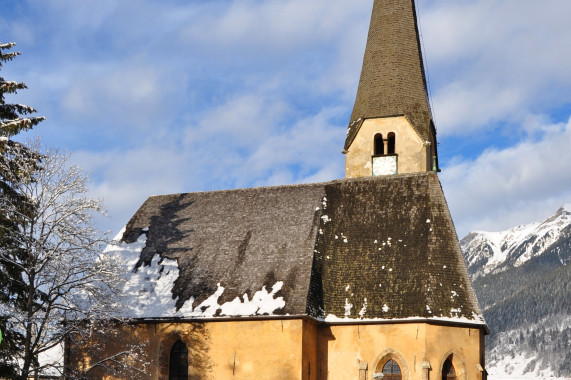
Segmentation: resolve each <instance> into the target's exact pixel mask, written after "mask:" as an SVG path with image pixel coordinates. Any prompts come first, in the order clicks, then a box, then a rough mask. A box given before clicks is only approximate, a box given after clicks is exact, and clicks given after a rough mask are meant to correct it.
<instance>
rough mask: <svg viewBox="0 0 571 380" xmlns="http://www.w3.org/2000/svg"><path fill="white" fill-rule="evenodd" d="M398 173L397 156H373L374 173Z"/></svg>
mask: <svg viewBox="0 0 571 380" xmlns="http://www.w3.org/2000/svg"><path fill="white" fill-rule="evenodd" d="M391 174H397V156H382V157H373V175H374V176H376V175H391Z"/></svg>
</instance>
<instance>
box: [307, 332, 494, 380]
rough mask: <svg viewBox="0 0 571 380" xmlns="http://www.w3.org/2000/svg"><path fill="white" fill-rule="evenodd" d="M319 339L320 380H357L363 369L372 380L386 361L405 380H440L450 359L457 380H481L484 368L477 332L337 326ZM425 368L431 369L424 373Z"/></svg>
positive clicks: (481, 347) (481, 336) (480, 339)
mask: <svg viewBox="0 0 571 380" xmlns="http://www.w3.org/2000/svg"><path fill="white" fill-rule="evenodd" d="M320 333H321V334H320V336H319V344H318V346H319V348H318V349H319V352H320V366H321V368H323V369H324V370H323V374H322V375H321V378H320V380H325V379H327V380H346V379H359V378H360V377H359V368H364V367H365V368H367V372H366V379H367V380H372V379H373V375H374V374H375V371H376V369H377V367H378V370H379V372H380V371H381V369H382V366H383V365H384V363H386V361H388V360H389V358H393V359H394V360H396V361H397V362H398V364H399V365H400V367H401V370H402V373H403V380H416V379H418V380H428V379H441V378H442V372H441V370H442V366H443V364H444V361H445V360H446V359H447V358H449V357H451V358H452V361H453V364H454V366H455V369H456V373H457V375H459V377H458V379H459V380H480V379H482V377H481V376H482V374H481V372H480V371H479V370H478V367H477V365H478V364H480V365H481V366H482V367H483V366H484V363H483V350H484V345H483V335H482V334H483V332H482V331H481V330H480V329H474V328H467V327H451V326H438V325H430V324H426V323H403V324H379V325H336V326H329V327H322V328H321V331H320ZM364 363H366V366H364V365H363V364H364ZM427 364H429V365H430V369H424V368H425V367H427ZM325 369H326V370H325Z"/></svg>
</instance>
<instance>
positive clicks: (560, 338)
mask: <svg viewBox="0 0 571 380" xmlns="http://www.w3.org/2000/svg"><path fill="white" fill-rule="evenodd" d="M460 245H461V247H462V250H463V252H464V258H465V260H466V263H467V266H468V273H469V274H470V276H471V278H472V282H473V286H474V290H475V292H476V294H477V296H478V300H479V302H480V307H481V308H482V310H483V312H484V317H485V318H486V322H487V324H488V326H489V328H490V330H491V334H490V335H489V336H488V338H487V339H486V351H487V357H486V360H487V365H486V367H487V370H488V373H489V374H490V376H489V379H490V380H494V379H514V380H515V379H528V378H529V379H532V378H543V379H548V378H551V379H571V265H567V264H568V263H569V262H571V204H566V205H564V206H563V207H561V208H560V209H559V210H557V212H556V213H555V214H554V215H553V216H551V217H550V218H548V219H546V220H545V221H543V222H537V223H531V224H527V225H522V226H517V227H514V228H512V229H509V230H507V231H502V232H484V231H476V232H471V233H469V234H468V235H467V236H466V237H464V238H463V239H462V240H461V242H460Z"/></svg>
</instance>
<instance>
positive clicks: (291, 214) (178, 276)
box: [106, 173, 484, 324]
mask: <svg viewBox="0 0 571 380" xmlns="http://www.w3.org/2000/svg"><path fill="white" fill-rule="evenodd" d="M325 216H326V217H325ZM427 220H430V222H429V223H426V221H427ZM276 231H279V233H276ZM120 236H122V242H121V243H115V244H114V245H112V246H110V247H109V248H108V249H107V250H106V253H108V254H113V255H118V256H121V257H124V259H123V262H124V266H125V267H124V272H125V283H124V286H123V288H124V291H125V294H126V297H127V299H126V301H125V302H124V304H125V305H126V306H125V312H124V314H125V316H128V317H132V318H164V317H188V318H212V317H224V316H226V317H237V316H240V317H245V316H260V315H267V316H278V315H290V316H292V315H308V316H311V317H314V318H318V319H324V318H325V316H329V315H333V316H338V317H340V318H343V317H345V318H347V320H354V321H360V320H367V319H376V318H381V319H392V320H398V319H403V318H411V317H415V318H429V317H434V316H436V315H442V316H444V317H447V318H466V319H468V320H474V321H475V323H480V324H483V323H484V322H483V320H482V319H481V312H480V310H479V308H478V305H477V301H476V298H475V295H474V293H473V290H472V288H471V284H470V281H469V278H468V274H467V271H466V267H465V264H464V261H463V258H462V253H461V251H460V247H459V245H458V241H457V238H456V234H455V231H454V226H453V224H452V220H451V217H450V214H449V212H448V209H447V206H446V202H445V200H444V195H443V193H442V189H441V186H440V182H439V181H438V177H437V176H436V175H434V174H432V173H422V174H407V175H397V176H392V177H374V178H358V179H344V180H338V181H332V182H329V183H321V184H304V185H294V186H279V187H268V188H253V189H239V190H230V191H217V192H204V193H188V194H173V195H165V196H157V197H151V198H149V199H148V200H147V201H146V202H145V203H144V204H143V205H142V206H141V208H140V209H139V211H137V213H136V214H135V216H133V218H132V219H131V220H130V221H129V223H128V225H127V227H126V229H125V232H124V233H123V234H122V235H120ZM383 243H384V245H383ZM389 243H390V244H389ZM381 247H382V249H381V250H379V248H381ZM383 267H384V268H385V270H381V268H383ZM439 284H441V285H440V286H439ZM348 286H349V288H348ZM347 289H350V292H349V291H348V290H347ZM452 292H455V293H452ZM450 294H457V296H455V297H450ZM427 306H428V307H427ZM474 315H477V316H479V317H478V318H476V319H474V317H473V316H474Z"/></svg>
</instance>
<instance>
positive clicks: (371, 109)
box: [345, 0, 435, 149]
mask: <svg viewBox="0 0 571 380" xmlns="http://www.w3.org/2000/svg"><path fill="white" fill-rule="evenodd" d="M397 115H405V116H406V117H407V118H408V119H409V120H410V122H411V123H412V125H413V127H414V128H415V130H416V131H417V132H418V134H419V135H420V137H421V138H422V139H423V140H425V141H430V136H431V134H432V133H434V134H435V129H434V126H433V124H432V114H431V110H430V106H429V101H428V91H427V86H426V78H425V73H424V65H423V60H422V53H421V48H420V40H419V33H418V25H417V20H416V10H415V5H414V0H375V2H374V5H373V13H372V16H371V24H370V27H369V35H368V38H367V47H366V49H365V56H364V59H363V68H362V71H361V78H360V80H359V88H358V90H357V98H356V100H355V106H354V107H353V113H352V115H351V121H350V123H349V127H348V131H347V138H346V140H345V149H349V146H350V145H351V143H352V142H353V139H354V138H355V135H356V134H357V132H358V131H359V128H360V127H361V125H362V123H363V121H364V120H365V119H367V118H376V117H387V116H397Z"/></svg>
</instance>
